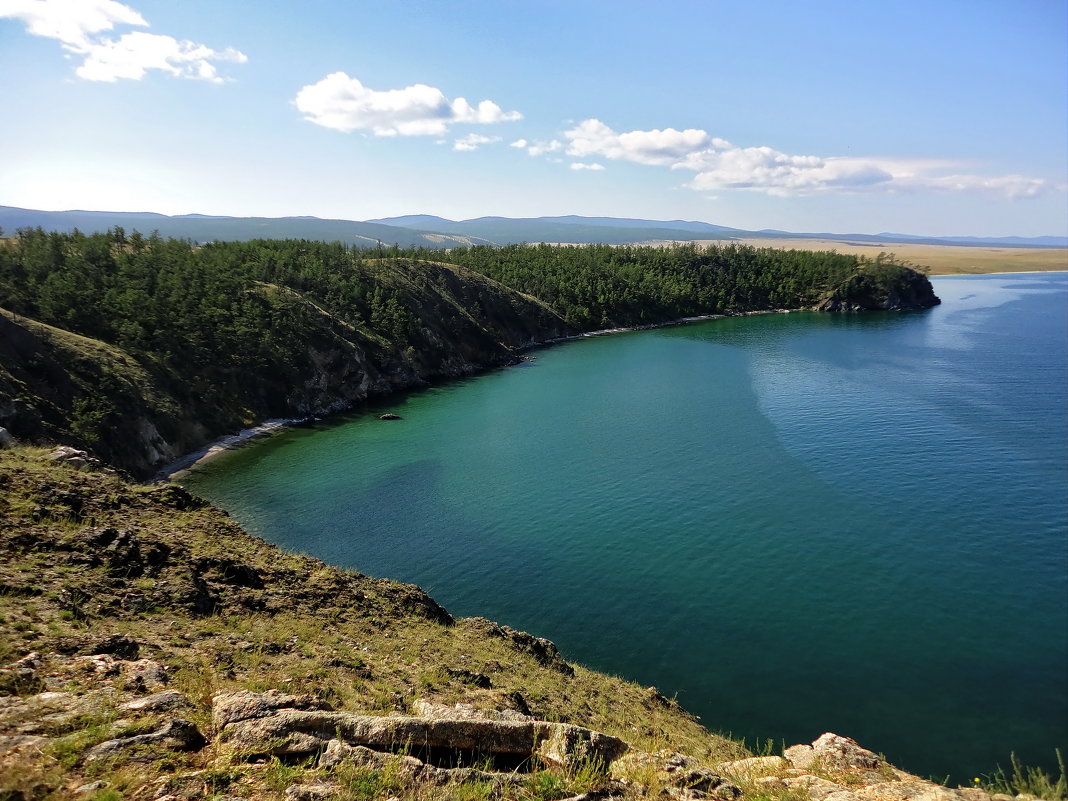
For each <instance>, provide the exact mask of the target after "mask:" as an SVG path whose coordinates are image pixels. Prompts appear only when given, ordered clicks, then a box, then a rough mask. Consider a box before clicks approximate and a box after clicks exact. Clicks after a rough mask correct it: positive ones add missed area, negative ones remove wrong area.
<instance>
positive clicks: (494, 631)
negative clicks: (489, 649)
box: [462, 617, 575, 676]
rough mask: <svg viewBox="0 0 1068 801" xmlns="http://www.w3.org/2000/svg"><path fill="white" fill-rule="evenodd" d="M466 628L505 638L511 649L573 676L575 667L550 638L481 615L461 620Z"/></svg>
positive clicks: (545, 665) (543, 665) (485, 634)
mask: <svg viewBox="0 0 1068 801" xmlns="http://www.w3.org/2000/svg"><path fill="white" fill-rule="evenodd" d="M462 623H463V625H464V626H465V627H466V628H469V629H472V630H474V631H475V632H477V633H479V634H482V635H483V636H486V637H499V638H501V639H503V640H506V641H507V642H508V644H509V646H510V647H511V648H512V650H514V651H517V652H519V653H525V654H528V655H529V656H531V657H533V658H534V661H535V662H537V663H538V664H539V665H541V666H542V667H547V668H550V669H551V670H555V671H557V672H558V673H562V674H564V675H565V676H574V675H575V669H574V668H573V667H571V665H569V664H567V662H565V661H564V658H563V657H562V656H560V651H559V650H558V649H557V647H556V644H555V643H554V642H552V640H547V639H545V638H544V637H535V636H534V635H533V634H527V633H526V632H525V631H517V630H515V629H513V628H511V627H510V626H502V625H500V624H499V623H494V622H493V621H492V620H486V619H485V618H482V617H469V618H465V619H464V620H463V621H462Z"/></svg>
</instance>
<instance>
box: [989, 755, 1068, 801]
mask: <svg viewBox="0 0 1068 801" xmlns="http://www.w3.org/2000/svg"><path fill="white" fill-rule="evenodd" d="M1054 753H1055V754H1056V755H1057V767H1058V768H1059V770H1060V775H1059V776H1051V775H1050V774H1049V773H1048V772H1047V771H1045V770H1042V769H1041V768H1036V767H1031V766H1028V765H1024V764H1022V763H1021V762H1020V760H1019V759H1017V758H1016V754H1011V755H1010V756H1009V765H1010V771H1009V772H1008V773H1006V772H1005V770H1004V769H1003V768H1002V767H1001V766H1000V765H999V766H998V767H997V770H995V771H994V772H993V773H992V774H991V775H990V776H987V777H985V780H984V779H976V781H977V783H978V786H980V787H982V789H984V790H986V791H987V792H989V793H1007V794H1009V795H1020V794H1029V795H1033V796H1036V797H1038V798H1042V799H1045V800H1046V801H1065V799H1068V773H1066V771H1065V764H1064V754H1062V753H1061V751H1060V749H1059V748H1058V749H1054Z"/></svg>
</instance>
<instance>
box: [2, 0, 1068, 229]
mask: <svg viewBox="0 0 1068 801" xmlns="http://www.w3.org/2000/svg"><path fill="white" fill-rule="evenodd" d="M1066 8H1068V4H1066V3H1065V2H1064V0H1017V2H1012V3H1010V2H1008V1H1007V0H1005V1H1004V2H994V1H993V0H969V2H950V1H949V0H930V1H929V2H909V0H897V2H883V1H882V0H872V2H863V3H861V2H855V0H854V1H853V2H822V1H821V0H812V2H809V3H797V2H796V1H794V2H770V1H764V2H759V1H758V0H752V2H741V1H740V0H739V1H738V2H735V1H734V0H705V2H678V1H675V0H663V1H662V2H660V3H649V2H630V1H629V0H612V1H611V2H601V1H600V0H596V1H591V2H582V1H581V0H571V2H557V1H556V0H544V1H539V2H512V1H511V0H481V1H476V0H468V1H466V2H446V0H437V1H436V2H435V1H434V0H405V2H391V1H389V0H376V2H342V1H340V0H302V2H299V3H298V2H280V1H276V0H258V1H257V2H254V3H249V2H237V1H236V0H209V1H206V2H201V1H200V0H182V2H180V3H177V2H173V0H167V1H166V2H164V1H163V0H130V2H129V3H120V2H117V1H116V0H0V82H2V86H3V87H4V92H3V97H4V120H3V124H2V125H0V147H2V152H3V153H4V159H3V164H2V166H0V204H3V205H12V206H23V207H30V208H43V209H71V208H82V209H99V210H117V211H157V212H162V213H166V214H182V213H192V212H199V213H205V214H229V215H241V216H244V215H261V216H283V215H302V214H306V215H315V216H318V217H337V218H345V219H369V218H374V217H385V216H392V215H400V214H416V213H426V214H437V215H440V216H443V217H449V218H452V219H460V218H467V217H475V216H482V215H501V216H512V217H522V216H541V215H557V214H582V215H590V216H629V217H643V218H651V219H677V218H682V219H690V220H704V221H708V222H714V223H718V224H721V225H730V226H735V227H740V228H750V229H760V228H779V229H785V230H792V231H834V232H847V231H850V232H866V233H875V232H880V231H896V232H904V233H914V234H926V235H988V236H996V235H1022V236H1035V235H1042V234H1059V235H1064V234H1068V187H1066V184H1068V11H1066Z"/></svg>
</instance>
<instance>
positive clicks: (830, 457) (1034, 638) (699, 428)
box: [182, 273, 1068, 782]
mask: <svg viewBox="0 0 1068 801" xmlns="http://www.w3.org/2000/svg"><path fill="white" fill-rule="evenodd" d="M932 280H933V283H934V286H935V291H936V292H937V294H938V295H939V296H940V297H941V298H942V301H943V304H942V306H940V307H937V308H935V309H932V310H929V311H926V312H912V313H881V312H880V313H868V314H843V315H829V314H818V313H791V314H771V315H760V316H751V317H734V318H725V319H719V320H711V321H707V322H702V323H693V324H688V325H681V326H675V327H668V328H662V329H656V330H651V331H640V332H630V333H623V334H617V335H612V336H604V337H595V338H586V339H581V340H576V341H572V342H569V343H566V344H563V345H558V346H555V347H552V348H547V349H543V350H540V351H537V352H535V353H534V354H533V355H534V356H535V357H536V358H535V359H534V360H532V361H529V362H525V363H523V364H521V365H519V366H516V367H512V368H508V369H505V370H500V371H496V372H493V373H490V374H487V375H483V376H480V377H477V378H474V379H469V380H466V381H460V382H456V383H452V384H449V385H447V386H442V387H437V388H433V389H429V390H426V391H423V392H419V393H415V394H411V395H407V396H403V397H399V398H396V399H394V401H393V402H391V403H390V404H389V405H388V406H386V407H381V408H375V409H373V410H369V411H368V412H365V413H364V414H362V415H350V416H347V417H344V418H339V419H336V420H331V421H329V422H328V423H324V424H321V425H317V426H315V427H312V428H298V429H292V430H289V431H287V432H285V433H283V434H280V435H277V436H274V437H272V438H270V439H267V440H263V441H260V442H257V443H255V444H252V445H250V446H247V447H244V448H241V449H238V450H236V451H232V452H229V453H226V454H224V455H222V456H220V457H218V458H216V459H214V460H211V461H209V462H207V463H205V464H204V465H202V466H201V467H199V468H198V469H197V470H195V471H193V472H192V473H190V474H187V475H186V476H184V477H183V479H182V483H184V484H185V485H186V486H188V487H189V488H190V489H191V490H193V491H195V492H197V493H199V494H201V495H204V496H205V497H207V498H210V499H211V500H212V501H214V502H216V503H217V504H218V505H220V506H222V507H223V508H226V509H228V510H230V512H231V513H232V514H233V516H234V517H235V518H236V519H237V520H238V521H239V522H240V523H242V524H243V525H244V526H245V527H246V528H247V529H248V530H250V531H252V532H253V533H256V534H258V535H260V536H262V537H264V538H266V539H268V540H270V541H272V542H274V543H277V544H278V545H280V546H282V547H284V548H287V549H292V550H299V551H303V552H307V553H310V554H313V555H315V556H317V557H319V558H321V559H323V560H325V561H327V562H330V563H332V564H335V565H340V566H344V567H350V568H354V569H356V570H359V571H361V572H364V573H368V574H370V575H374V576H388V577H391V578H396V579H399V580H402V581H406V582H413V583H417V584H419V585H421V586H422V587H423V588H425V589H426V590H427V591H428V592H430V594H431V595H433V596H434V598H435V599H436V600H437V601H438V602H440V603H441V604H443V605H444V606H445V607H446V608H447V609H449V610H450V611H451V612H452V613H453V614H455V615H457V616H467V615H481V616H485V617H489V618H492V619H495V620H498V621H501V622H503V623H507V624H508V625H510V626H514V627H516V628H519V629H523V630H526V631H530V632H532V633H535V634H537V635H539V636H544V637H548V638H550V639H552V640H554V641H555V642H556V643H557V644H558V645H559V647H560V649H561V650H562V652H563V653H564V655H565V656H566V657H567V658H568V659H570V660H572V661H575V662H579V663H581V664H585V665H587V666H589V667H592V668H596V669H599V670H604V671H607V672H611V673H615V674H618V675H622V676H625V677H627V678H630V679H633V680H635V681H638V682H641V683H642V684H655V685H656V686H657V687H658V688H659V689H660V690H661V691H662V692H663V693H664V694H666V695H669V696H676V695H677V697H678V699H679V701H680V703H682V705H683V706H685V707H686V708H688V709H689V710H691V711H692V712H694V713H696V714H698V715H700V716H701V718H702V721H703V722H704V723H705V724H706V725H707V726H708V727H709V728H711V729H713V730H717V731H722V732H725V733H732V734H733V735H734V736H744V737H746V738H748V740H749V741H750V742H752V741H753V740H754V739H755V738H769V737H770V738H774V739H775V740H777V741H778V740H785V741H786V743H787V744H792V743H795V742H809V741H811V740H812V739H814V738H815V737H816V736H818V735H819V734H821V733H822V732H824V731H834V732H837V733H839V734H844V735H847V736H850V737H853V738H855V739H857V740H858V741H859V742H860V743H861V744H863V745H865V746H866V747H868V748H871V749H872V750H875V751H879V752H883V753H885V754H886V756H887V757H888V758H889V759H890V760H891V761H892V762H894V763H895V764H898V765H899V766H901V767H903V768H905V769H907V770H910V771H912V772H916V773H919V774H921V775H930V776H934V777H936V778H939V779H941V778H943V777H944V776H945V775H946V774H952V775H953V778H954V779H956V780H959V781H962V782H970V780H971V777H972V776H977V775H980V774H981V773H989V772H990V771H991V770H992V769H993V768H994V766H995V764H997V763H1001V764H1003V765H1006V764H1007V763H1008V756H1009V752H1010V751H1015V752H1016V754H1017V755H1018V756H1020V757H1021V758H1022V759H1024V761H1027V762H1030V763H1034V764H1039V763H1041V764H1046V765H1050V764H1051V763H1052V762H1053V749H1054V748H1055V747H1060V748H1062V750H1064V751H1066V752H1068V731H1066V729H1068V689H1066V685H1068V678H1066V677H1068V411H1066V410H1068V353H1066V349H1068V311H1066V310H1068V274H1066V273H1045V274H1028V275H994V276H966V277H964V276H962V277H941V278H935V279H932ZM382 411H392V412H396V413H397V414H399V415H401V416H402V417H403V419H402V420H400V421H395V422H383V421H380V420H378V419H377V414H378V413H381V412H382Z"/></svg>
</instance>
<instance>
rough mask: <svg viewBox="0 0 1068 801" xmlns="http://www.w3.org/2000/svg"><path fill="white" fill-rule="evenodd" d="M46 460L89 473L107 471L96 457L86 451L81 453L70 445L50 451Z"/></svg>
mask: <svg viewBox="0 0 1068 801" xmlns="http://www.w3.org/2000/svg"><path fill="white" fill-rule="evenodd" d="M46 458H47V459H50V460H51V461H53V462H57V463H58V464H63V465H66V466H67V467H72V468H74V469H75V470H80V471H83V472H88V473H97V472H100V471H102V470H104V469H105V465H104V463H103V462H101V461H100V460H99V459H97V458H96V457H95V456H90V455H89V454H88V453H86V452H85V451H80V450H78V449H77V448H72V447H70V446H69V445H60V446H59V447H58V448H55V449H53V450H52V451H50V452H49V454H48V456H47V457H46Z"/></svg>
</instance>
